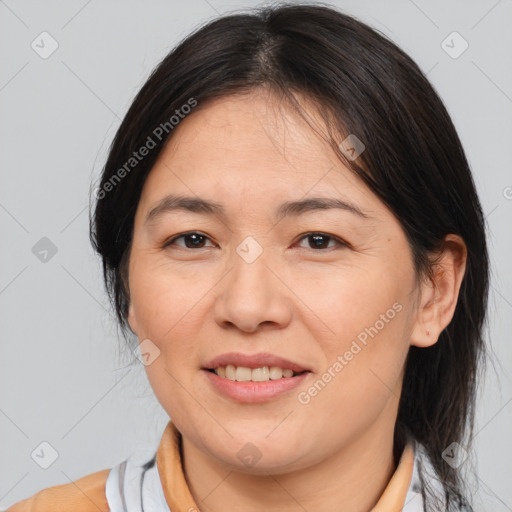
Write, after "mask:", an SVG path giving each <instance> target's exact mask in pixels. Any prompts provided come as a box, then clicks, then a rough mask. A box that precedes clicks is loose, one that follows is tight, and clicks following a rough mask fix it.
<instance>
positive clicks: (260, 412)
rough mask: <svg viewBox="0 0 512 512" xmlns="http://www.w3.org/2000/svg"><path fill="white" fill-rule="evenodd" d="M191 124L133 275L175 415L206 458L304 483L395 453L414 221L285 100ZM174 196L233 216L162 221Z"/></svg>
mask: <svg viewBox="0 0 512 512" xmlns="http://www.w3.org/2000/svg"><path fill="white" fill-rule="evenodd" d="M201 107H202V108H201ZM199 108H201V109H200V110H198V109H199ZM192 112H193V113H191V114H190V115H189V116H188V117H186V118H185V119H184V120H182V121H181V122H180V124H179V125H178V126H177V127H176V128H175V129H174V130H175V133H173V135H172V138H171V139H170V141H169V143H168V145H167V146H166V148H165V149H164V150H163V152H162V154H161V155H160V157H159V160H158V162H157V163H156V165H155V166H154V168H153V169H152V170H151V172H150V174H149V176H148V178H147V181H146V182H145V185H144V188H143V190H142V195H141V199H140V203H139V205H138V209H137V212H136V217H135V226H134V236H133V244H132V249H131V254H130V262H129V288H130V295H131V297H130V299H131V301H130V311H129V322H130V326H131V328H132V329H133V331H134V332H135V333H136V334H137V336H138V338H139V341H140V342H143V343H144V345H143V347H141V348H142V349H143V352H147V353H148V354H149V355H148V356H147V358H148V359H147V363H148V364H147V365H146V371H147V374H148V377H149V380H150V383H151V385H152V387H153V389H154V392H155V394H156V396H157V398H158V400H159V401H160V403H161V404H162V406H163V407H164V409H165V410H166V412H167V413H168V414H169V416H170V417H171V419H172V420H173V422H174V423H175V424H176V426H177V428H178V429H179V430H180V431H181V432H182V434H183V436H184V437H185V438H186V439H187V440H188V441H189V442H191V443H192V444H193V445H194V446H195V447H196V448H197V449H199V450H200V451H201V452H202V453H203V454H205V455H207V456H210V457H212V460H215V461H217V462H219V463H222V464H224V465H228V466H230V467H235V468H237V469H238V470H240V471H247V472H254V473H259V472H265V471H269V472H272V473H279V472H286V471H291V470H294V469H300V468H305V467H308V466H311V465H313V464H315V463H317V462H319V461H322V460H325V459H327V458H328V457H329V456H330V455H331V454H333V453H334V452H336V451H339V450H342V449H345V448H347V449H348V448H349V447H351V446H355V444H354V443H360V444H361V445H362V443H364V445H365V446H366V448H367V449H368V450H371V449H372V446H374V447H378V446H381V447H382V446H391V445H392V438H393V429H394V425H395V420H396V414H397V409H398V397H399V396H400V389H401V380H402V376H403V373H402V372H403V368H404V361H405V358H406V355H407V352H408V349H409V345H410V333H411V330H412V328H413V325H414V323H415V322H416V316H417V314H416V310H415V300H416V298H417V288H416V280H415V274H414V270H413V264H412V256H411V251H410V248H409V246H408V243H407V240H406V237H405V234H404V232H403V230H402V228H401V226H400V225H399V223H398V221H397V219H396V218H395V217H394V216H393V215H392V214H391V213H390V211H389V210H388V209H387V208H386V207H385V205H384V204H383V203H382V202H381V201H380V200H379V199H378V198H377V196H375V195H374V194H373V193H372V192H371V191H370V190H369V189H368V188H367V187H366V186H365V185H364V184H363V183H362V182H361V181H360V180H359V179H357V178H356V177H355V176H354V175H353V174H352V173H351V172H350V171H349V170H348V169H347V168H345V167H344V166H343V165H342V164H341V163H340V161H339V160H338V159H337V158H336V156H335V154H334V153H333V152H332V150H331V149H330V148H329V146H328V145H327V143H326V142H324V141H323V140H322V139H320V138H319V137H318V136H316V135H315V134H314V132H313V131H312V129H311V127H309V126H308V125H307V124H306V123H304V122H303V121H302V120H301V119H300V118H299V117H296V116H295V115H294V114H292V113H291V111H289V110H288V109H286V108H285V107H284V106H283V105H278V104H277V103H276V102H275V101H274V102H272V98H271V97H270V96H266V95H265V94H263V93H261V92H256V91H255V92H254V93H253V94H251V96H231V97H225V98H222V99H219V100H215V101H214V102H212V103H209V104H208V105H204V106H201V105H199V106H198V108H197V109H196V111H195V112H194V111H192ZM309 114H310V115H311V116H314V114H313V112H312V111H311V110H310V111H309ZM315 118H316V119H317V120H318V119H319V118H318V117H316V116H315ZM340 142H341V141H340ZM364 142H365V141H363V143H364ZM171 194H172V195H173V196H186V197H189V198H191V200H194V201H208V202H211V203H215V204H216V205H218V207H219V209H220V208H221V209H222V212H223V213H219V211H217V210H215V211H213V212H211V211H209V209H208V208H207V207H198V206H197V205H196V207H194V208H190V209H187V208H180V209H177V208H176V209H172V208H168V209H165V208H160V209H159V211H158V212H154V213H153V214H152V215H151V216H150V218H149V219H147V217H148V214H149V212H151V211H152V210H153V209H154V208H155V207H157V206H159V205H160V206H162V205H163V204H164V203H162V201H163V200H164V199H165V198H166V197H167V196H168V195H171ZM313 198H317V199H318V198H321V199H323V200H330V201H339V202H340V203H339V204H341V206H342V207H338V208H335V207H330V208H328V207H325V208H319V207H318V206H319V202H318V201H316V202H309V203H308V202H307V201H310V200H311V199H313ZM303 201H306V202H305V203H304V204H302V202H303ZM289 202H293V203H295V202H298V205H295V206H294V207H288V208H285V207H283V206H282V205H283V204H285V203H289ZM343 203H346V204H349V205H351V206H353V207H354V208H355V209H357V210H359V211H360V212H362V214H360V213H357V212H356V211H355V210H351V209H350V208H349V207H348V206H345V207H343ZM301 204H302V206H301ZM315 204H316V207H315ZM188 205H189V206H193V204H192V202H191V201H190V202H188ZM167 206H170V202H168V204H167ZM363 214H364V215H365V216H363ZM190 231H192V232H194V234H195V236H194V234H193V235H192V236H190V235H189V236H185V237H183V236H182V237H179V238H176V237H177V236H178V235H180V234H182V233H184V232H190ZM319 233H320V234H319ZM173 238H176V239H175V240H174V241H173V242H171V243H170V244H169V245H167V246H166V242H170V241H172V239H173ZM337 239H339V241H337ZM226 353H239V354H242V355H260V354H263V353H265V354H271V355H274V356H276V357H281V358H285V359H287V360H289V361H291V362H293V363H295V364H297V365H299V366H300V367H301V368H304V369H307V370H309V371H308V372H307V373H305V374H303V375H302V376H300V377H285V378H284V379H283V380H280V381H278V380H277V379H276V380H274V379H273V378H272V379H270V381H269V382H266V383H264V382H263V383H255V384H250V383H248V382H240V383H239V384H236V383H233V382H227V381H224V380H223V381H222V382H221V379H224V377H220V376H216V375H213V374H212V373H211V372H208V371H207V370H206V369H205V368H206V367H208V366H209V362H210V361H211V360H212V359H213V358H216V357H218V356H222V355H223V354H226ZM228 360H229V357H228ZM257 362H258V361H256V363H257ZM225 364H227V363H225ZM225 364H223V365H225ZM247 365H248V366H249V363H247ZM269 365H270V366H272V362H270V363H269ZM285 365H286V363H283V364H282V365H281V364H277V365H276V366H279V367H281V366H285ZM210 366H211V365H210ZM242 366H243V365H242ZM250 366H255V367H256V366H258V364H253V365H250ZM260 366H262V365H260ZM274 371H275V370H274ZM235 375H237V377H236V378H240V379H244V378H247V375H249V376H252V377H254V378H255V379H257V378H258V375H260V376H263V378H266V375H267V374H266V373H265V370H260V371H257V372H255V373H252V372H250V371H249V374H247V370H244V369H243V368H242V369H241V370H237V373H236V374H235ZM273 375H274V376H277V375H276V374H273ZM215 383H217V384H221V385H222V384H228V385H229V386H227V389H228V390H227V391H222V390H221V387H222V386H220V387H218V386H217V385H216V384H215ZM290 383H291V384H290ZM277 386H283V387H284V390H281V392H279V393H276V388H277ZM287 386H288V387H287ZM290 386H291V387H290ZM251 388H252V390H251ZM222 389H225V388H224V387H222ZM354 453H356V452H354Z"/></svg>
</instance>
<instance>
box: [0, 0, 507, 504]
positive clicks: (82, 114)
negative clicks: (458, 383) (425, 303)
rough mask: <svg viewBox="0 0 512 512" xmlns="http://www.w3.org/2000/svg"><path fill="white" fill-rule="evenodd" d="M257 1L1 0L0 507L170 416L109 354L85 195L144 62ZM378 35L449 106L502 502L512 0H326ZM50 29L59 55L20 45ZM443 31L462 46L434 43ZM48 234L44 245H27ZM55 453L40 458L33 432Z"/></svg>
mask: <svg viewBox="0 0 512 512" xmlns="http://www.w3.org/2000/svg"><path fill="white" fill-rule="evenodd" d="M255 5H258V3H257V2H249V1H247V2H242V1H238V2H236V1H233V2H226V1H223V0H208V1H206V0H187V1H186V2H178V1H177V0H174V1H157V0H152V1H144V2H143V1H141V0H140V1H123V2H121V1H103V2H100V1H98V0H92V1H91V0H90V1H88V2H87V1H84V0H74V1H67V2H64V1H61V2H58V1H53V2H52V1H46V2H40V1H35V0H32V1H24V2H16V1H15V0H5V1H4V0H0V34H1V36H0V38H1V39H0V40H1V43H2V44H1V49H0V52H1V62H2V66H1V69H0V105H1V107H0V108H1V113H2V115H1V118H0V130H1V133H0V141H1V144H2V146H1V152H0V162H1V167H0V168H1V188H0V223H1V229H2V250H1V251H0V258H1V259H0V269H1V274H0V308H1V339H2V342H1V348H2V355H1V358H0V462H1V467H0V508H6V507H7V506H10V505H11V504H13V503H15V502H17V501H19V500H21V499H23V498H26V497H28V496H29V495H32V494H33V493H35V492H36V491H38V490H40V489H42V488H45V487H49V486H52V485H57V484H63V483H68V482H70V481H71V480H74V479H77V478H79V477H81V476H84V475H86V474H90V473H92V472H95V471H99V470H101V469H105V468H110V467H112V466H113V465H115V464H117V463H118V462H120V461H122V460H124V459H125V458H126V457H127V456H128V455H129V454H130V453H132V452H134V451H139V450H142V451H148V452H150V451H151V450H154V449H156V446H157V445H158V441H159V439H160V436H161V434H162V431H163V429H164V427H165V424H166V423H167V421H168V418H167V416H166V414H165V413H164V412H163V410H162V409H161V407H160V405H159V404H158V402H157V401H156V399H155V398H154V395H153V392H152V390H151V388H150V386H149V384H148V381H147V378H146V375H145V372H144V369H143V366H142V365H141V364H140V363H139V362H138V360H136V359H135V358H132V360H134V361H135V363H134V364H130V360H129V359H126V358H124V359H122V358H120V357H119V352H118V346H119V342H118V340H117V333H116V327H115V324H114V321H113V319H112V315H111V314H110V312H109V311H110V309H109V305H108V302H107V298H106V295H105V293H104V290H103V284H102V281H101V274H100V265H99V260H98V259H96V257H95V256H94V254H93V251H92V248H91V247H90V244H89V239H88V212H87V208H88V194H89V188H90V186H91V183H92V182H93V181H95V180H96V179H97V178H98V175H99V172H100V170H101V167H102V165H103V164H104V161H105V155H106V151H107V148H108V145H109V144H110V142H111V140H112V137H113V135H114V133H115V130H116V129H117V127H118V126H119V123H120V120H121V119H122V117H123V115H124V114H125V112H126V110H127V108H128V106H129V104H130V102H131V101H132V99H133V97H134V95H135V94H136V92H137V91H138V90H139V88H140V87H141V86H142V84H143V83H144V81H145V80H146V78H147V76H148V75H149V73H150V71H151V70H152V68H153V67H154V65H156V64H157V63H158V62H159V61H160V60H161V59H162V58H163V57H164V56H165V55H166V53H167V52H168V51H169V50H170V48H171V47H172V46H174V45H175V44H176V43H177V42H178V41H179V40H180V39H181V38H182V37H184V36H185V35H186V34H188V33H189V32H190V31H191V30H192V29H193V28H195V27H196V26H198V25H199V24H201V23H202V22H204V21H206V20H207V19H210V18H212V17H215V16H217V14H222V13H226V12H227V11H230V10H238V9H240V8H245V7H251V6H255ZM332 5H334V6H338V7H339V8H341V9H342V10H344V11H345V12H347V13H349V14H353V15H355V16H357V17H359V18H360V19H361V20H362V21H365V22H367V23H368V24H370V25H372V26H373V27H375V28H377V29H379V30H381V31H382V32H384V33H385V34H387V35H389V36H390V37H391V38H392V39H393V40H394V41H395V42H396V43H397V44H398V45H399V46H401V47H402V48H403V49H404V50H405V51H406V52H408V53H409V55H411V57H412V58H413V59H414V60H415V61H416V62H417V63H418V64H419V66H420V67H421V68H422V69H423V70H424V71H425V72H428V77H429V79H430V80H431V82H432V83H433V84H434V86H435V88H436V89H437V91H438V92H439V94H440V95H441V97H442V99H443V100H444V101H445V103H446V105H447V107H448V110H449V112H450V114H451V115H452V118H453V120H454V123H455V125H456V127H457V130H458V132H459V135H460V137H461V139H462V142H463V144H464V147H465V150H466V152H467V156H468V158H469V161H470V164H471V167H472V170H473V173H474V178H475V181H476V184H477V187H478V191H479V194H480V197H481V201H482V204H483V208H484V211H485V213H486V219H487V222H488V227H489V246H490V254H491V264H492V272H493V276H492V288H491V298H490V313H489V325H490V328H489V332H488V335H487V337H488V339H489V342H490V344H491V347H492V350H493V351H494V354H495V359H496V370H493V368H492V367H491V368H490V369H489V370H488V374H487V379H486V381H485V383H484V382H482V386H481V394H480V398H479V406H478V415H477V428H476V432H477V434H476V439H475V446H476V450H475V454H474V458H475V459H476V460H477V468H478V471H479V478H480V480H479V482H480V490H479V496H480V501H481V504H480V505H479V506H478V509H477V510H492V511H493V512H500V511H511V510H512V486H511V485H510V483H511V481H512V463H511V458H512V442H511V433H512V428H511V427H512V402H511V401H512V385H511V381H512V379H511V371H510V370H511V368H512V343H511V339H510V332H511V331H512V274H511V270H510V269H511V267H510V254H511V253H512V236H511V226H510V220H511V218H512V188H507V187H512V173H511V162H512V152H511V141H512V115H511V114H512V66H511V60H512V58H511V55H512V31H511V30H510V26H511V21H512V1H511V0H500V1H496V0H481V1H472V2H470V1H462V0H461V1H446V0H442V1H441V0H438V1H429V2H427V1H425V0H414V1H413V0H396V1H387V2H378V1H376V0H374V1H369V0H368V1H338V2H333V3H332ZM43 31H47V32H49V33H50V34H51V36H52V37H53V38H54V39H55V40H56V41H57V42H58V45H59V46H58V49H57V50H56V51H55V52H54V53H53V54H52V55H51V56H50V57H49V58H47V59H43V58H41V57H40V56H39V55H38V54H37V53H36V52H35V51H34V50H33V49H32V48H31V43H32V41H33V40H36V42H37V37H38V36H39V34H40V33H41V32H43ZM453 31H457V32H459V33H460V34H461V36H462V37H463V38H464V39H465V40H466V41H467V42H468V43H469V48H468V49H467V50H466V51H465V52H464V53H463V54H462V55H460V56H459V57H458V58H456V59H453V58H452V57H450V56H449V55H448V54H447V53H446V52H445V51H444V49H443V48H442V47H441V43H442V41H443V40H444V39H445V38H446V37H447V36H448V35H449V34H450V33H452V32H453ZM42 237H48V238H49V239H50V240H51V241H52V242H53V243H54V244H55V245H56V247H57V253H56V254H55V255H54V256H53V257H52V258H51V259H49V261H47V262H46V263H43V262H41V261H40V260H39V259H38V258H37V257H36V256H35V255H34V254H33V252H32V248H33V246H34V245H35V244H36V243H37V242H38V241H39V240H40V239H41V238H42ZM43 441H47V442H48V443H50V444H51V445H52V446H53V447H54V448H55V449H56V450H57V452H58V458H57V460H56V461H55V462H54V463H53V464H52V465H51V466H50V467H49V468H48V469H46V470H45V469H42V468H41V467H39V466H38V465H37V464H36V463H35V462H34V460H32V458H31V453H32V452H33V450H34V449H35V448H37V447H38V446H39V445H40V443H41V442H43Z"/></svg>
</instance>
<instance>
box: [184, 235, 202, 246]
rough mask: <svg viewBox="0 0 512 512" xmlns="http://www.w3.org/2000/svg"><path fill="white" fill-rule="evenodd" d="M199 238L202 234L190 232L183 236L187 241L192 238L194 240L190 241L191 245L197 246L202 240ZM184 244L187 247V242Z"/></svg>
mask: <svg viewBox="0 0 512 512" xmlns="http://www.w3.org/2000/svg"><path fill="white" fill-rule="evenodd" d="M200 238H203V236H202V235H197V234H193V233H192V234H190V235H187V236H186V237H185V240H187V241H188V240H190V239H193V240H195V241H193V242H192V244H193V247H199V246H200V244H201V242H202V241H201V240H200ZM185 245H187V247H189V245H188V243H186V244H185Z"/></svg>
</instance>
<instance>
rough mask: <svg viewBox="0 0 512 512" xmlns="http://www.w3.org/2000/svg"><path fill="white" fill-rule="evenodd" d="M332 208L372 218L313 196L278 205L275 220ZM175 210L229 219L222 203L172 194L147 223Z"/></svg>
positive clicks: (344, 204)
mask: <svg viewBox="0 0 512 512" xmlns="http://www.w3.org/2000/svg"><path fill="white" fill-rule="evenodd" d="M330 209H340V210H345V211H348V212H351V213H353V214H355V215H357V216H359V217H362V218H365V219H368V218H371V217H370V216H369V215H368V214H367V213H365V212H363V211H362V210H361V209H360V208H358V207H357V206H356V205H355V204H352V203H349V202H347V201H343V200H341V199H338V198H330V197H328V198H326V197H312V198H308V199H301V200H299V201H287V202H285V203H282V204H281V205H280V206H279V207H278V209H277V210H276V212H275V215H274V217H275V220H281V219H283V218H284V217H290V216H293V217H298V216H299V215H303V214H305V213H308V212H312V211H316V210H330ZM173 211H186V212H192V213H198V214H203V215H209V216H214V217H218V218H220V219H224V220H226V219H227V214H226V211H225V209H224V207H223V206H222V205H221V204H220V203H217V202H215V201H211V200H208V199H203V198H200V197H191V196H180V195H174V194H170V195H168V196H165V197H164V198H163V199H162V200H160V201H159V202H158V203H157V205H156V206H155V207H153V208H152V209H151V210H150V211H149V212H148V214H147V215H146V220H145V223H146V224H147V223H149V222H153V221H155V220H156V219H157V218H158V217H160V216H162V215H163V214H165V213H168V212H173Z"/></svg>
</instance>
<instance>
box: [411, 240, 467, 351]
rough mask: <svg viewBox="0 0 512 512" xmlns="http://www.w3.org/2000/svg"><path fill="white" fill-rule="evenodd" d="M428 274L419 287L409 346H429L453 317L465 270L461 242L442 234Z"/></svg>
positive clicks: (464, 252) (463, 248) (462, 243)
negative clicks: (441, 241)
mask: <svg viewBox="0 0 512 512" xmlns="http://www.w3.org/2000/svg"><path fill="white" fill-rule="evenodd" d="M436 256H437V257H436V259H435V262H434V265H433V269H432V275H431V276H429V277H428V278H426V279H425V280H424V281H423V283H422V284H421V287H420V299H419V306H418V310H417V316H416V320H415V322H414V326H413V329H412V333H411V345H414V346H416V347H429V346H431V345H434V343H436V342H437V340H438V338H439V335H440V334H441V332H442V331H443V329H445V327H447V326H448V324H449V323H450V322H451V320H452V318H453V314H454V312H455V306H456V305H457V300H458V297H459V290H460V285H461V283H462V279H463V278H464V273H465V271H466V259H467V248H466V244H465V243H464V241H463V239H462V238H461V237H460V236H458V235H454V234H449V235H446V237H445V239H444V242H443V246H442V250H441V251H440V253H436Z"/></svg>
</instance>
